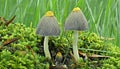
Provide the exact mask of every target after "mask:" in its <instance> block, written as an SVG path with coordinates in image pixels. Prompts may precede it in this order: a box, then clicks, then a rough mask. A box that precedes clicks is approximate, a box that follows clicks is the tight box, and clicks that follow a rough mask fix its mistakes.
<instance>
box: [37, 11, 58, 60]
mask: <svg viewBox="0 0 120 69" xmlns="http://www.w3.org/2000/svg"><path fill="white" fill-rule="evenodd" d="M36 34H38V35H41V36H45V38H44V53H45V56H46V57H47V58H49V59H51V55H50V52H49V47H48V36H58V35H59V34H60V28H59V26H58V22H57V19H56V17H55V16H54V13H53V12H52V11H48V12H47V13H46V14H45V16H43V17H42V18H41V20H40V23H39V24H38V26H37V30H36Z"/></svg>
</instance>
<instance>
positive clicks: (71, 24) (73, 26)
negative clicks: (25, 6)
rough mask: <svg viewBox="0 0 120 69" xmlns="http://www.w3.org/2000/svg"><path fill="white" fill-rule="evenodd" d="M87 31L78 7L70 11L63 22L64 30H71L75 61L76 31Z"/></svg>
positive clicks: (85, 22)
mask: <svg viewBox="0 0 120 69" xmlns="http://www.w3.org/2000/svg"><path fill="white" fill-rule="evenodd" d="M87 29H88V24H87V20H86V18H85V16H84V14H83V13H82V11H81V10H80V8H79V7H76V8H74V9H73V10H72V12H71V13H70V14H69V16H68V17H67V19H66V21H65V30H73V31H74V33H73V38H74V39H73V54H74V57H75V59H76V60H78V59H79V54H78V46H77V42H78V31H83V30H87Z"/></svg>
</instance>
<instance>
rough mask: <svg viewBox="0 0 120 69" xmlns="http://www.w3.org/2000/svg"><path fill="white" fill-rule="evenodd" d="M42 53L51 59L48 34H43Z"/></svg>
mask: <svg viewBox="0 0 120 69" xmlns="http://www.w3.org/2000/svg"><path fill="white" fill-rule="evenodd" d="M44 53H45V57H46V58H48V59H51V55H50V52H49V47H48V36H45V38H44Z"/></svg>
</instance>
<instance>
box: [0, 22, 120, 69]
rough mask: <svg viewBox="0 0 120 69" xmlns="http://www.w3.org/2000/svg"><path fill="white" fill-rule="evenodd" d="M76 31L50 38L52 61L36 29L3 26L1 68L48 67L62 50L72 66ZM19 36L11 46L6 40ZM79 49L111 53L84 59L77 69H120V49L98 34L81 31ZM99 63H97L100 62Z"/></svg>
mask: <svg viewBox="0 0 120 69" xmlns="http://www.w3.org/2000/svg"><path fill="white" fill-rule="evenodd" d="M71 34H72V32H65V33H64V34H61V35H60V36H58V37H50V39H49V48H50V52H51V55H52V60H53V61H52V62H50V61H47V60H45V59H46V58H45V57H44V52H43V37H41V36H38V35H36V34H35V28H32V25H31V26H30V27H26V26H25V25H23V24H19V23H16V24H10V25H9V26H4V25H1V26H0V68H1V69H4V68H12V69H20V68H21V69H28V68H36V69H44V68H49V67H50V66H51V65H52V64H54V59H55V58H54V57H55V55H56V53H57V52H58V51H60V52H61V53H62V54H63V57H64V59H65V60H64V61H63V63H64V64H66V65H67V66H68V67H70V68H71V64H74V62H73V60H72V59H71V55H70V51H72V39H73V38H72V35H71ZM17 37H19V38H20V39H18V40H16V41H15V42H12V43H10V44H8V45H3V43H4V42H5V41H6V40H8V39H13V38H17ZM78 47H79V50H81V51H82V52H83V53H86V54H98V55H104V56H110V58H108V59H105V58H104V59H101V60H99V59H97V60H90V59H87V60H86V62H85V61H84V60H83V59H82V58H80V61H79V64H78V65H75V67H76V69H77V68H81V69H86V68H89V69H93V68H96V69H109V68H112V69H119V68H120V59H119V57H120V48H119V47H117V46H114V45H113V44H112V43H111V42H110V41H106V40H103V39H101V38H100V37H99V36H98V35H96V34H95V33H89V32H82V33H80V34H79V41H78ZM96 62H97V63H96Z"/></svg>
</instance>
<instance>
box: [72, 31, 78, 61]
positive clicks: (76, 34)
mask: <svg viewBox="0 0 120 69" xmlns="http://www.w3.org/2000/svg"><path fill="white" fill-rule="evenodd" d="M73 38H74V39H73V53H74V57H75V59H76V60H78V59H79V54H78V46H77V42H78V31H74V33H73Z"/></svg>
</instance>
